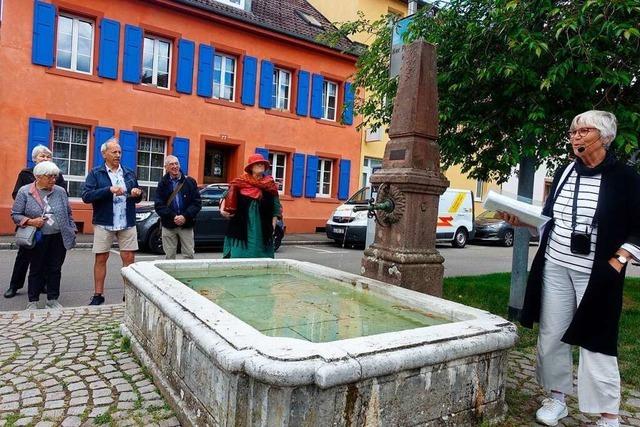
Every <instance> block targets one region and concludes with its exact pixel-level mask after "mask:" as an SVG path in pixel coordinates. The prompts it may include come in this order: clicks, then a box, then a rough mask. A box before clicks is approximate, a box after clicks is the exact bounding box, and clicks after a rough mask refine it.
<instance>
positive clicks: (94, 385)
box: [89, 381, 109, 390]
mask: <svg viewBox="0 0 640 427" xmlns="http://www.w3.org/2000/svg"><path fill="white" fill-rule="evenodd" d="M108 387H109V386H108V385H107V384H106V383H105V382H104V381H95V382H92V383H91V384H89V388H90V389H91V390H97V389H99V388H108Z"/></svg>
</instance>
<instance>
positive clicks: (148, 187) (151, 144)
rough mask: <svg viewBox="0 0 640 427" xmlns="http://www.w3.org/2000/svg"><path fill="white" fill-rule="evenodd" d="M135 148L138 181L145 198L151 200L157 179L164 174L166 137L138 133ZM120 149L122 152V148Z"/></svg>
mask: <svg viewBox="0 0 640 427" xmlns="http://www.w3.org/2000/svg"><path fill="white" fill-rule="evenodd" d="M132 133H133V132H132ZM179 148H180V147H179ZM137 149H138V153H137V165H136V171H137V174H138V183H139V184H140V187H142V189H143V190H144V192H145V197H146V198H147V200H153V199H154V197H155V193H156V187H157V186H158V181H160V178H162V176H163V175H164V157H165V156H166V154H167V138H165V137H160V136H152V135H140V136H139V137H138V138H137ZM122 151H123V153H124V148H123V149H122ZM176 157H178V156H176ZM187 167H188V165H187Z"/></svg>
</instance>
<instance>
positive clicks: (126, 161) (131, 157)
mask: <svg viewBox="0 0 640 427" xmlns="http://www.w3.org/2000/svg"><path fill="white" fill-rule="evenodd" d="M120 148H122V158H121V160H120V164H121V165H122V166H125V167H128V168H129V169H132V170H133V171H134V172H135V171H136V164H137V163H138V159H137V158H136V157H137V156H136V154H137V152H138V133H137V132H133V131H130V130H121V131H120Z"/></svg>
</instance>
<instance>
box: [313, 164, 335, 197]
mask: <svg viewBox="0 0 640 427" xmlns="http://www.w3.org/2000/svg"><path fill="white" fill-rule="evenodd" d="M316 174H317V178H316V197H327V198H328V197H331V192H332V190H333V160H331V159H318V170H317V172H316Z"/></svg>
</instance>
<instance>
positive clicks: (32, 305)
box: [25, 301, 38, 310]
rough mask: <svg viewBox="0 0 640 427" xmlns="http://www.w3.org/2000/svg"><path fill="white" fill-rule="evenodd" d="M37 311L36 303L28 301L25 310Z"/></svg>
mask: <svg viewBox="0 0 640 427" xmlns="http://www.w3.org/2000/svg"><path fill="white" fill-rule="evenodd" d="M37 309H38V301H29V302H28V303H27V308H26V309H25V310H37Z"/></svg>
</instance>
